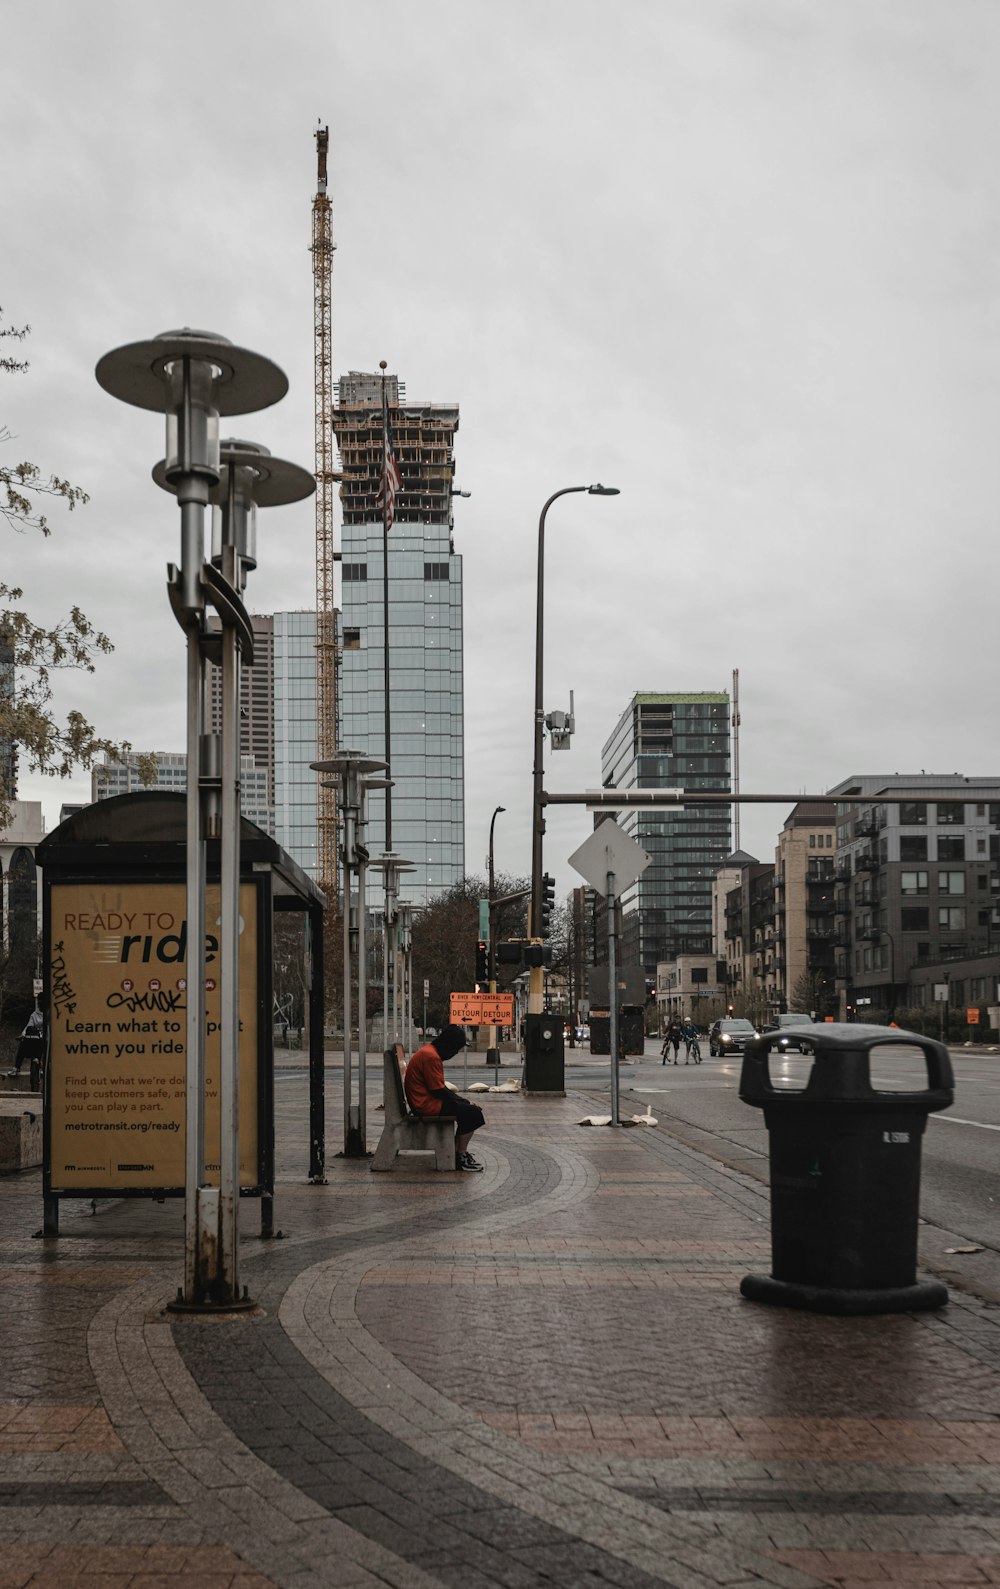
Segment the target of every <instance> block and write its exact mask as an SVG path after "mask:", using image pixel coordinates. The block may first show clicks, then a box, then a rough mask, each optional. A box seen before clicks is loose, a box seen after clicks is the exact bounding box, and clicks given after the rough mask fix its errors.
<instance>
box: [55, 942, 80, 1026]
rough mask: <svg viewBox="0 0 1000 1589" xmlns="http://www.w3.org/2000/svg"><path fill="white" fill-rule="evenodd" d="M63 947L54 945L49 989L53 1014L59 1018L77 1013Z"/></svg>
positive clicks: (58, 944)
mask: <svg viewBox="0 0 1000 1589" xmlns="http://www.w3.org/2000/svg"><path fill="white" fill-rule="evenodd" d="M62 951H63V945H62V944H61V943H57V944H54V945H53V954H52V959H51V960H50V961H49V989H50V992H51V994H52V1013H53V1015H55V1016H56V1017H57V1018H58V1017H59V1016H60V1015H63V1014H66V1015H73V1014H74V1013H75V1012H76V993H75V992H74V989H73V984H72V983H71V982H70V980H69V977H68V975H67V972H66V961H65V960H64V959H63V953H62Z"/></svg>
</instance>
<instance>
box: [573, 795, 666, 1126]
mask: <svg viewBox="0 0 1000 1589" xmlns="http://www.w3.org/2000/svg"><path fill="white" fill-rule="evenodd" d="M569 864H570V866H572V868H573V870H574V871H575V872H579V874H580V876H581V877H583V878H585V879H586V881H587V882H588V883H589V884H590V886H591V888H593V889H596V890H597V892H598V893H599V894H603V895H604V897H605V899H606V900H607V919H608V1012H609V1017H610V1019H609V1026H610V1033H611V1124H612V1125H613V1126H617V1125H620V1124H621V1121H620V1119H619V1108H618V1092H619V1066H618V966H617V955H616V947H617V946H616V935H615V888H616V885H620V886H621V887H622V888H628V887H629V885H630V884H631V883H634V882H635V881H636V879H637V878H639V877H641V876H642V874H643V872H644V871H645V870H646V867H647V866H648V865H649V856H648V855H647V854H646V852H645V850H644V849H643V848H642V846H641V845H639V844H636V842H635V840H634V839H633V838H630V837H629V835H628V834H627V833H623V832H622V830H621V828H620V827H619V826H618V824H617V823H616V822H610V821H609V822H602V823H601V824H600V826H599V827H596V828H595V829H594V831H593V833H592V834H591V835H590V837H589V838H587V839H584V841H583V843H582V844H581V845H580V848H579V849H578V850H574V852H573V854H572V855H571V856H570V858H569Z"/></svg>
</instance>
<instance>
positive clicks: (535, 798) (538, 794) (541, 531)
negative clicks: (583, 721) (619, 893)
mask: <svg viewBox="0 0 1000 1589" xmlns="http://www.w3.org/2000/svg"><path fill="white" fill-rule="evenodd" d="M580 491H585V492H586V493H587V495H588V496H592V497H616V496H618V495H619V491H618V487H617V486H602V485H600V484H598V485H592V486H563V488H562V490H560V491H554V492H553V493H552V495H551V496H550V497H549V499H548V501H547V502H546V503H545V506H544V507H543V508H542V511H541V515H540V516H539V520H538V579H537V583H536V589H535V722H534V770H533V773H532V803H531V921H530V924H529V934H530V936H531V937H532V938H540V937H541V929H542V836H543V834H544V832H545V815H544V808H543V804H542V795H543V789H542V735H543V730H544V728H545V707H544V705H543V704H542V663H543V650H544V591H545V516H546V514H547V513H548V511H549V508H550V507H551V506H552V504H553V502H555V501H557V500H558V498H559V497H565V496H570V495H572V494H573V493H575V492H580ZM543 991H544V976H543V967H542V966H540V965H539V966H531V967H530V976H529V979H528V1013H529V1014H531V1015H540V1014H541V1013H542V999H543Z"/></svg>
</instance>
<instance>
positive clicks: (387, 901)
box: [372, 851, 416, 1048]
mask: <svg viewBox="0 0 1000 1589" xmlns="http://www.w3.org/2000/svg"><path fill="white" fill-rule="evenodd" d="M372 866H373V867H374V869H375V871H377V872H381V873H382V881H383V885H384V904H383V907H382V908H383V922H382V1044H383V1047H385V1048H388V1046H389V1016H390V1010H391V1012H392V1016H393V1023H394V1026H395V1028H396V1029H395V1031H394V1034H393V1035H394V1037H395V1038H396V1039H398V1038H399V1035H400V1034H399V1023H398V1011H397V1009H396V998H395V992H396V981H395V978H396V970H395V967H396V957H395V954H394V947H395V945H394V940H393V934H394V931H395V926H396V907H397V902H398V899H399V880H400V878H401V876H402V874H403V873H404V872H415V871H416V863H415V862H414V861H405V860H404V859H403V857H402V856H401V855H395V854H393V853H391V852H388V851H387V852H386V854H384V855H380V856H379V858H378V860H377V861H373V862H372ZM390 988H391V989H392V998H391V1000H390V991H389V990H390Z"/></svg>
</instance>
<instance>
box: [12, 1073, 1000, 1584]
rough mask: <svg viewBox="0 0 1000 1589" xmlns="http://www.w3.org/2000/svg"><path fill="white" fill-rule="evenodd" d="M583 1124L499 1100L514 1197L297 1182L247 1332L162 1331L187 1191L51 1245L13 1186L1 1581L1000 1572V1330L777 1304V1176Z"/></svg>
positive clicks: (659, 1579)
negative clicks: (770, 1213) (770, 1270)
mask: <svg viewBox="0 0 1000 1589" xmlns="http://www.w3.org/2000/svg"><path fill="white" fill-rule="evenodd" d="M595 1101H596V1100H595ZM586 1107H591V1105H588V1104H582V1105H581V1101H580V1098H579V1097H577V1099H576V1100H575V1102H574V1100H572V1099H570V1100H527V1099H505V1100H504V1101H503V1102H502V1103H498V1105H497V1107H496V1108H494V1109H491V1123H490V1128H489V1130H488V1131H487V1132H486V1133H484V1134H483V1137H482V1139H481V1141H482V1155H481V1156H482V1157H483V1158H484V1159H485V1160H486V1161H487V1173H486V1174H484V1175H482V1176H477V1177H462V1178H460V1179H459V1178H453V1177H450V1176H438V1175H436V1174H435V1173H434V1172H433V1171H428V1170H425V1169H424V1168H423V1167H421V1168H419V1169H410V1170H402V1171H397V1172H394V1173H393V1174H392V1175H388V1176H371V1175H369V1174H367V1172H366V1169H365V1166H364V1165H363V1164H359V1163H345V1162H344V1161H334V1162H333V1163H332V1165H331V1168H330V1184H329V1185H328V1186H326V1187H322V1188H317V1187H307V1186H304V1185H302V1184H299V1183H298V1181H297V1178H296V1177H295V1176H294V1175H290V1176H289V1178H288V1179H286V1180H285V1181H284V1182H283V1184H282V1185H281V1186H280V1188H279V1195H278V1202H277V1216H278V1223H279V1225H281V1226H282V1227H283V1228H284V1230H285V1231H286V1237H285V1239H283V1240H280V1241H275V1242H272V1243H268V1244H261V1243H260V1242H259V1241H254V1240H253V1239H252V1230H253V1226H254V1223H255V1219H256V1211H255V1210H254V1209H253V1207H252V1206H245V1208H244V1214H245V1215H246V1216H247V1240H246V1241H245V1243H244V1248H243V1277H244V1279H245V1280H246V1281H247V1282H248V1284H249V1286H250V1289H251V1292H252V1293H253V1295H254V1296H255V1298H256V1300H257V1302H258V1304H259V1306H258V1309H257V1311H256V1313H255V1314H254V1315H252V1316H249V1317H244V1318H239V1319H232V1320H218V1319H215V1320H213V1319H187V1318H185V1319H179V1320H172V1319H170V1318H169V1317H168V1316H167V1315H165V1314H164V1313H163V1311H162V1305H163V1301H164V1299H165V1297H166V1296H168V1295H170V1294H171V1293H172V1291H173V1289H174V1287H175V1285H176V1280H177V1271H178V1268H179V1257H180V1253H179V1243H178V1236H177V1231H178V1212H179V1211H178V1208H177V1207H176V1205H174V1206H170V1205H168V1206H167V1207H165V1208H158V1207H156V1206H155V1205H153V1206H150V1205H145V1204H142V1205H139V1204H123V1203H120V1204H115V1205H109V1206H107V1207H102V1208H100V1209H99V1211H98V1214H97V1215H96V1216H95V1217H91V1216H90V1214H89V1213H88V1212H87V1210H86V1209H85V1208H83V1207H78V1208H76V1209H74V1210H71V1211H70V1210H68V1211H67V1213H66V1215H65V1216H64V1230H65V1234H64V1236H63V1237H61V1238H60V1239H59V1241H58V1242H55V1243H51V1242H50V1243H46V1244H45V1245H44V1247H43V1246H42V1244H41V1243H38V1242H34V1243H33V1242H31V1241H30V1239H28V1237H27V1234H26V1233H27V1231H28V1230H31V1229H33V1228H34V1227H35V1225H37V1198H38V1195H39V1191H38V1185H37V1178H34V1177H31V1176H20V1177H17V1178H16V1179H15V1180H13V1181H8V1182H7V1183H6V1184H5V1186H4V1188H3V1195H4V1197H5V1202H6V1206H7V1213H8V1216H9V1217H8V1219H7V1220H5V1225H4V1228H5V1229H7V1230H8V1231H13V1232H14V1234H11V1235H8V1236H7V1237H6V1238H2V1237H0V1242H2V1248H0V1271H2V1274H3V1278H4V1282H5V1283H4V1287H3V1290H2V1292H0V1296H2V1298H3V1300H2V1302H0V1307H2V1308H3V1311H4V1315H5V1326H6V1331H5V1333H6V1339H7V1341H8V1342H9V1343H10V1344H9V1348H8V1350H7V1353H6V1359H5V1375H4V1384H5V1390H4V1395H3V1404H2V1405H0V1537H2V1539H3V1541H4V1550H3V1554H2V1556H0V1589H8V1586H10V1589H21V1586H22V1585H23V1586H28V1585H34V1586H40V1585H44V1584H53V1585H54V1584H69V1583H77V1582H79V1583H88V1584H91V1585H93V1586H95V1589H97V1586H98V1585H104V1586H106V1589H112V1585H114V1586H118V1585H129V1586H131V1589H155V1586H157V1585H160V1584H164V1583H173V1584H177V1585H180V1584H183V1585H184V1586H185V1589H188V1586H200V1589H269V1586H271V1585H275V1586H286V1585H287V1586H289V1589H297V1586H303V1589H304V1586H306V1585H309V1586H317V1589H320V1586H324V1585H339V1584H345V1585H359V1586H365V1585H386V1584H388V1585H399V1586H401V1589H402V1586H409V1585H412V1586H415V1589H422V1586H425V1585H426V1586H429V1585H433V1584H448V1585H452V1584H453V1585H456V1586H459V1585H461V1586H465V1585H469V1586H471V1589H481V1586H486V1585H509V1586H511V1589H521V1586H523V1589H534V1586H536V1585H537V1586H543V1585H564V1586H576V1585H581V1586H587V1585H598V1584H605V1585H606V1584H618V1585H623V1586H628V1585H635V1586H645V1585H653V1584H670V1585H676V1586H679V1589H684V1586H690V1589H702V1586H707V1585H727V1586H731V1589H748V1586H749V1585H756V1586H758V1589H759V1586H762V1585H773V1586H784V1589H796V1586H798V1589H809V1586H812V1589H816V1586H819V1585H828V1586H835V1589H857V1586H859V1585H860V1584H862V1583H864V1584H866V1585H869V1586H870V1585H873V1584H875V1585H877V1584H886V1585H888V1584H895V1585H907V1586H913V1585H916V1584H920V1585H934V1584H935V1583H940V1584H945V1583H947V1584H970V1585H971V1584H989V1583H1000V1424H998V1420H997V1413H998V1411H1000V1372H998V1369H1000V1344H998V1336H997V1312H996V1310H994V1309H993V1308H992V1307H990V1306H987V1305H983V1304H981V1303H978V1302H977V1301H976V1300H975V1299H969V1298H966V1299H962V1300H960V1301H954V1302H953V1303H952V1305H951V1306H950V1307H949V1309H947V1310H946V1312H944V1313H942V1314H941V1315H933V1316H932V1315H922V1316H918V1317H906V1316H902V1317H900V1316H894V1317H891V1318H887V1319H848V1320H829V1319H823V1318H819V1317H814V1316H810V1315H800V1314H795V1313H790V1312H785V1311H783V1310H771V1309H767V1308H761V1307H756V1306H754V1305H753V1304H749V1303H746V1302H744V1301H742V1299H740V1297H739V1295H738V1289H737V1288H738V1281H739V1278H740V1276H741V1275H742V1274H743V1273H744V1272H745V1271H746V1270H747V1269H748V1268H758V1269H759V1268H762V1267H766V1259H767V1251H768V1239H767V1204H766V1195H765V1194H764V1192H763V1191H762V1189H761V1188H760V1187H759V1186H757V1185H756V1184H755V1183H750V1182H747V1181H744V1180H742V1179H741V1178H740V1177H739V1176H736V1175H734V1174H733V1173H731V1172H729V1171H728V1170H725V1169H722V1168H720V1167H719V1166H718V1165H715V1164H712V1163H710V1162H709V1161H707V1160H706V1159H704V1158H702V1157H700V1156H699V1155H698V1154H697V1153H695V1152H694V1151H693V1150H692V1149H690V1148H689V1147H687V1146H685V1145H684V1144H683V1143H681V1142H677V1141H674V1140H673V1139H672V1138H671V1137H670V1135H669V1129H668V1127H669V1122H668V1121H664V1122H663V1125H662V1126H661V1128H660V1129H659V1130H656V1131H644V1130H636V1131H629V1132H626V1131H622V1132H618V1133H611V1132H610V1131H607V1132H602V1131H584V1130H581V1129H580V1128H579V1127H578V1126H577V1125H576V1123H575V1122H576V1119H577V1117H578V1115H579V1114H580V1113H581V1112H582V1109H583V1108H586ZM306 1116H307V1101H306V1093H305V1084H304V1080H303V1079H301V1078H299V1079H295V1080H293V1081H288V1082H285V1083H283V1090H282V1094H281V1107H280V1110H279V1118H280V1120H281V1122H282V1129H283V1131H284V1133H285V1140H284V1142H283V1144H282V1145H281V1150H280V1154H279V1162H282V1163H284V1164H285V1165H289V1164H294V1162H295V1158H294V1155H295V1153H296V1152H297V1151H298V1144H299V1143H304V1141H305V1131H304V1123H305V1120H306ZM372 1118H373V1119H374V1120H375V1121H377V1115H374V1116H373V1117H372ZM290 1155H291V1157H290Z"/></svg>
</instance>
